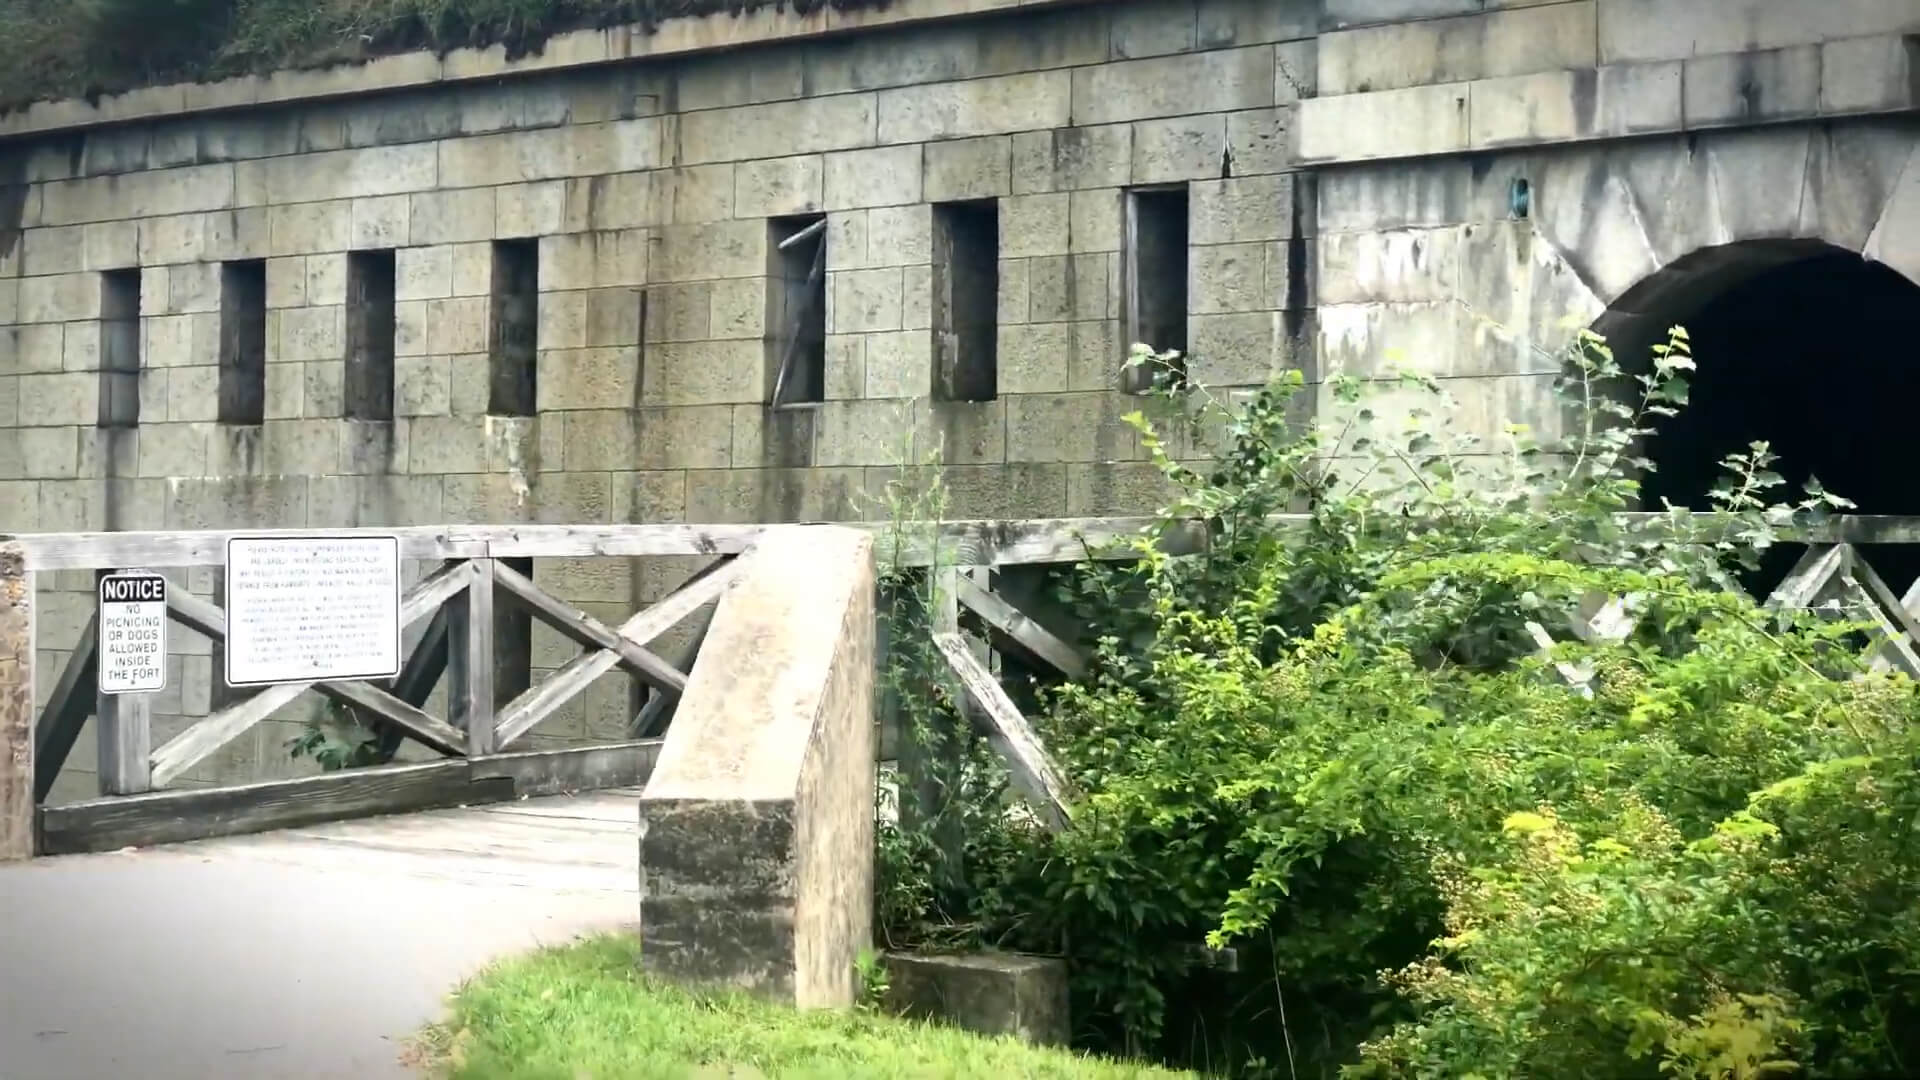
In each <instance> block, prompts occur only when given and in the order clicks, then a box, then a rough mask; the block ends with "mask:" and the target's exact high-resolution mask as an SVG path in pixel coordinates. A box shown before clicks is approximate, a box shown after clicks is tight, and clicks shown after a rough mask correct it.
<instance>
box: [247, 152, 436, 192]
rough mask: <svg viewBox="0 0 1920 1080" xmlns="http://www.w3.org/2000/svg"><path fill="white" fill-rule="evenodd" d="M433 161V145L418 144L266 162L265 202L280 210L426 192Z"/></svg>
mask: <svg viewBox="0 0 1920 1080" xmlns="http://www.w3.org/2000/svg"><path fill="white" fill-rule="evenodd" d="M438 157H439V149H438V147H436V146H435V145H434V144H432V143H419V144H415V145H412V146H381V147H369V148H366V149H361V150H338V151H332V152H329V153H322V154H294V155H291V156H286V157H276V158H270V159H268V160H267V161H266V163H265V165H266V182H267V201H268V202H269V203H271V204H274V205H283V204H287V203H304V202H325V201H327V200H330V199H355V198H364V197H367V196H371V195H397V194H405V193H407V192H413V191H423V190H427V189H430V188H432V187H435V186H436V183H437V180H438V173H437V159H438Z"/></svg>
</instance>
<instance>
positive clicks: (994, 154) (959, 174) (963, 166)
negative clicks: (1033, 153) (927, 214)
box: [923, 135, 1013, 202]
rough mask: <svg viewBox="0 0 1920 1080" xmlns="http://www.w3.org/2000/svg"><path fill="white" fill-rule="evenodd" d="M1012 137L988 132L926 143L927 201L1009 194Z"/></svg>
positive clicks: (986, 197)
mask: <svg viewBox="0 0 1920 1080" xmlns="http://www.w3.org/2000/svg"><path fill="white" fill-rule="evenodd" d="M1012 157H1013V139H1010V138H1008V137H1007V136H1005V135H988V136H985V137H982V138H977V139H952V140H949V141H946V142H936V143H928V144H927V146H926V148H925V163H926V182H925V184H924V185H923V191H924V193H925V198H926V200H927V201H928V202H954V201H958V200H962V199H997V198H1000V197H1001V196H1004V195H1008V194H1011V192H1012V190H1013V188H1012V172H1011V170H1012Z"/></svg>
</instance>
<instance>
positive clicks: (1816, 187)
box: [1795, 124, 1913, 251]
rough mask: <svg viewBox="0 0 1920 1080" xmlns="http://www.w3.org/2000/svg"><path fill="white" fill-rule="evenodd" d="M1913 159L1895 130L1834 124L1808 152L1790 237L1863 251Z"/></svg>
mask: <svg viewBox="0 0 1920 1080" xmlns="http://www.w3.org/2000/svg"><path fill="white" fill-rule="evenodd" d="M1912 157H1913V143H1912V140H1911V138H1910V137H1909V136H1908V135H1907V134H1906V133H1905V132H1903V131H1901V130H1900V129H1899V128H1898V127H1882V126H1880V125H1877V124H1875V125H1868V124H1836V125H1833V126H1832V127H1831V128H1829V129H1827V130H1825V131H1822V132H1820V133H1819V134H1817V135H1816V136H1815V137H1814V139H1813V141H1812V144H1811V146H1810V148H1809V160H1808V162H1807V193H1806V195H1805V197H1804V198H1802V199H1801V206H1800V221H1799V223H1798V225H1797V226H1796V231H1795V235H1797V236H1819V237H1824V238H1825V239H1826V240H1827V241H1828V242H1829V243H1831V244H1834V245H1836V246H1839V247H1844V248H1848V249H1850V250H1855V251H1858V250H1862V249H1863V248H1865V246H1866V243H1867V237H1868V236H1869V235H1870V234H1871V233H1872V231H1873V228H1874V226H1875V225H1876V224H1878V223H1879V220H1880V215H1881V214H1882V213H1883V212H1884V211H1885V209H1886V208H1887V205H1888V199H1889V198H1890V197H1891V195H1892V194H1893V192H1894V189H1895V187H1896V185H1898V183H1899V182H1900V172H1901V170H1902V169H1903V168H1905V167H1906V165H1907V163H1908V162H1909V161H1910V160H1911V159H1912Z"/></svg>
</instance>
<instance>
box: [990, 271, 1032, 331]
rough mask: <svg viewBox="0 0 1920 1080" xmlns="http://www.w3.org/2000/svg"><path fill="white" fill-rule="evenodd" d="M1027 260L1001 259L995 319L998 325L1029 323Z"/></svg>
mask: <svg viewBox="0 0 1920 1080" xmlns="http://www.w3.org/2000/svg"><path fill="white" fill-rule="evenodd" d="M1030 261H1031V260H1028V259H1001V260H1000V274H999V281H998V286H999V289H998V295H997V301H998V307H997V309H996V310H997V315H996V316H995V317H996V319H997V320H998V321H999V323H1000V325H1002V326H1005V325H1007V324H1008V323H1023V322H1028V321H1030V318H1029V312H1030V310H1031V305H1030V296H1031V290H1030V289H1029V285H1028V278H1029V273H1028V263H1029V262H1030Z"/></svg>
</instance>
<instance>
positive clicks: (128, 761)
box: [94, 570, 173, 795]
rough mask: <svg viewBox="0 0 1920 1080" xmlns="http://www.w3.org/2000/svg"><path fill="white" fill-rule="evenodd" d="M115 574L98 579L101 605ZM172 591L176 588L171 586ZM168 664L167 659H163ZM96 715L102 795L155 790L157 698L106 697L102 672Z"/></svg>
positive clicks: (96, 681)
mask: <svg viewBox="0 0 1920 1080" xmlns="http://www.w3.org/2000/svg"><path fill="white" fill-rule="evenodd" d="M110 573H113V571H111V570H101V571H99V572H98V573H96V574H95V575H94V582H95V589H96V592H95V593H94V596H95V598H96V601H95V602H96V603H97V602H98V596H99V593H98V591H97V589H98V583H99V579H100V578H102V577H105V576H106V575H107V574H110ZM168 587H169V588H171V587H173V586H172V583H169V585H168ZM160 662H161V663H163V664H164V663H166V657H164V656H163V657H161V658H160ZM94 686H95V691H94V698H95V704H94V715H95V716H96V717H98V718H99V726H98V728H97V729H96V731H97V735H96V739H97V741H98V743H99V750H98V753H99V763H100V770H99V781H100V794H102V795H138V794H140V793H142V792H146V791H152V790H153V762H152V758H153V695H151V694H102V693H100V692H99V690H98V687H99V674H98V668H97V667H96V668H95V676H94Z"/></svg>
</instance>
